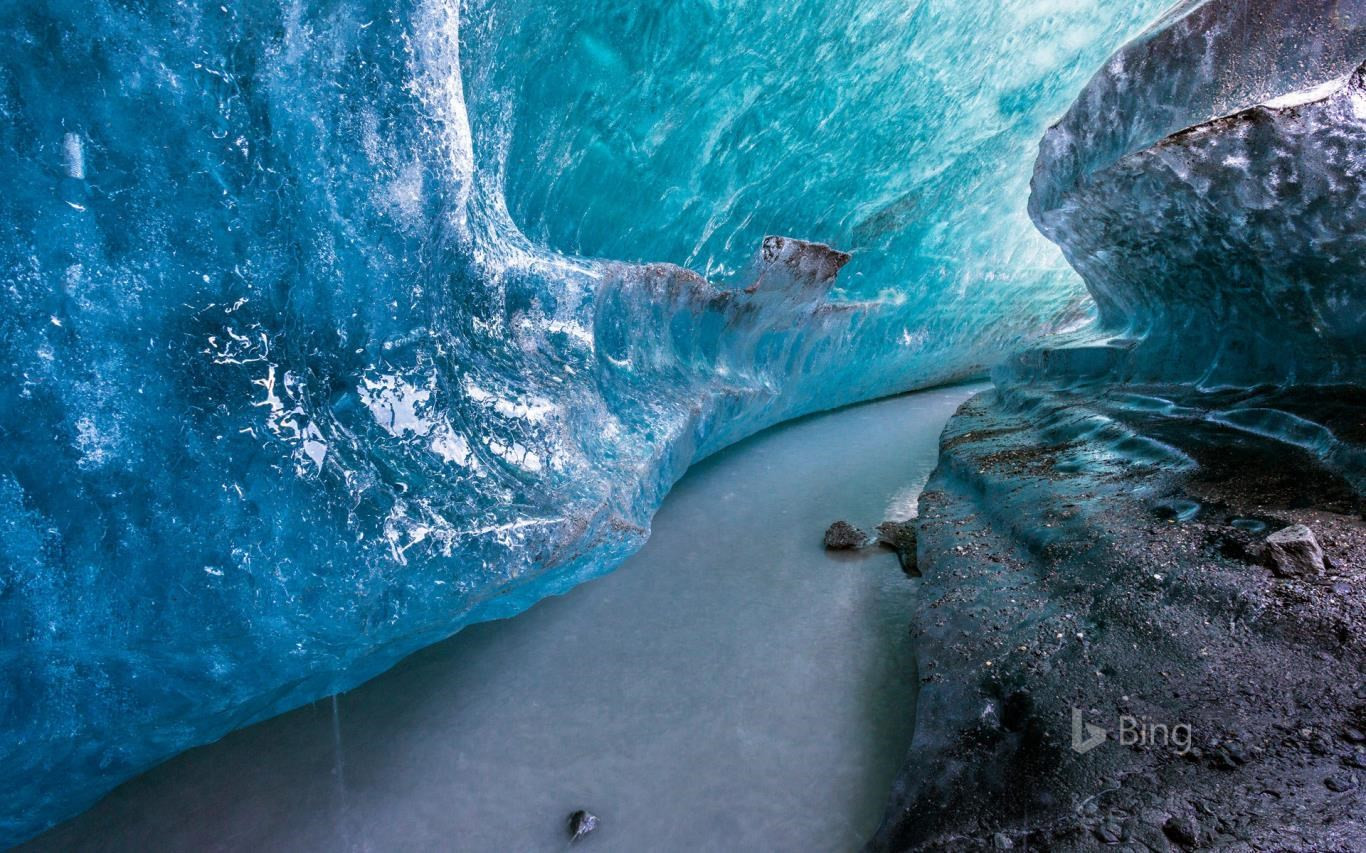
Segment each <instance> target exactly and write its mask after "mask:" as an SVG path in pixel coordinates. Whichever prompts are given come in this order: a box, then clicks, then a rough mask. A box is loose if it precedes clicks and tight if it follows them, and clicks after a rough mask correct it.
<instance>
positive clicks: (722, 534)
mask: <svg viewBox="0 0 1366 853" xmlns="http://www.w3.org/2000/svg"><path fill="white" fill-rule="evenodd" d="M975 390H976V389H974V388H969V387H956V388H948V389H940V390H935V391H929V392H925V393H920V394H915V395H909V396H905V397H900V398H897V399H892V400H885V401H882V402H878V403H872V404H869V405H865V406H860V407H857V408H852V409H846V410H843V411H840V412H836V413H834V414H829V415H823V416H819V417H813V418H808V419H805V420H802V421H799V422H796V423H793V424H788V425H786V426H782V427H779V428H777V429H774V430H770V431H768V432H766V433H764V434H762V435H760V436H758V437H756V438H753V439H750V440H749V441H747V442H745V443H743V444H741V445H739V446H737V447H735V448H732V449H730V450H728V451H726V452H724V453H721V454H719V455H717V456H716V457H714V458H712V459H710V460H708V461H707V462H705V463H703V464H702V465H700V466H698V467H697V468H696V469H694V470H693V471H692V472H690V473H689V474H688V476H687V477H686V478H685V479H684V480H683V481H682V482H681V483H679V484H678V486H677V488H676V489H675V490H674V492H673V493H672V494H671V495H670V496H669V498H668V500H667V501H666V503H665V504H664V507H663V508H662V510H661V511H660V513H659V515H658V516H657V518H656V520H655V524H654V533H653V535H652V537H651V539H650V542H649V544H648V545H647V546H646V547H645V548H644V550H642V551H641V552H640V553H639V554H638V555H636V556H635V557H633V558H632V559H631V560H629V561H628V562H627V563H626V564H625V565H623V566H622V567H621V568H620V569H619V570H618V571H616V572H614V573H613V574H611V575H609V576H607V577H605V578H603V579H601V580H598V581H594V582H592V583H590V584H587V585H585V586H582V587H579V588H578V589H576V590H574V591H573V592H572V593H570V594H569V595H566V596H564V597H562V598H555V599H550V600H547V601H544V602H542V603H540V604H538V605H537V606H536V607H534V608H533V609H532V610H530V611H528V612H527V613H524V614H523V615H521V616H518V617H517V618H515V619H511V620H508V621H505V622H497V623H490V624H485V625H477V626H474V627H472V628H468V629H466V630H465V631H463V632H462V633H460V634H459V635H457V636H456V637H454V638H453V639H451V640H449V641H447V642H445V643H442V644H440V645H438V646H435V647H433V648H430V649H428V650H426V651H424V652H421V653H419V654H417V655H415V656H413V657H411V658H409V659H408V660H406V661H405V662H403V663H402V664H400V665H399V666H398V667H396V668H395V669H394V670H392V671H390V672H389V673H387V674H385V675H383V676H381V677H380V678H377V679H375V680H374V681H371V682H370V683H368V684H366V685H364V686H363V687H361V688H359V689H357V690H354V691H352V692H351V693H347V694H345V695H342V696H339V697H336V698H335V699H334V700H332V701H323V702H319V703H316V704H315V705H312V706H309V707H305V708H302V709H300V710H298V711H295V712H293V713H290V714H286V715H284V716H282V717H278V718H276V719H273V720H270V721H267V722H265V723H262V724H259V725H256V726H253V727H251V728H249V729H245V730H243V731H239V732H236V733H234V734H232V735H229V736H228V737H226V738H224V739H223V740H221V741H219V742H218V743H216V744H212V745H210V746H207V747H203V748H200V749H196V750H192V751H191V752H188V753H186V754H184V755H181V756H180V757H178V758H175V759H173V760H172V761H170V762H168V763H166V764H164V765H162V766H161V767H158V768H156V769H155V770H153V771H151V772H149V773H147V774H145V775H144V776H142V777H139V778H137V779H135V780H133V781H131V782H129V783H128V784H126V785H124V786H123V787H121V788H119V789H118V790H117V791H115V792H114V793H112V794H111V795H110V796H109V797H107V798H106V799H105V800H104V801H103V802H101V803H100V804H98V805H97V806H96V807H95V808H93V809H92V810H91V811H89V812H87V813H86V814H84V815H82V816H80V817H78V818H76V819H75V820H73V821H70V822H68V823H66V824H64V825H62V826H60V827H58V828H57V829H55V830H53V831H52V832H50V833H48V834H47V835H46V836H43V837H41V838H40V839H38V841H37V842H35V843H34V844H33V845H31V846H32V847H33V849H49V850H59V849H60V850H74V849H85V850H186V851H189V850H194V851H201V850H291V851H297V850H363V851H368V850H373V851H395V850H462V851H464V850H469V851H498V853H502V852H503V851H527V853H534V851H565V850H567V849H568V845H567V843H566V836H565V831H564V825H565V817H566V815H568V814H569V813H570V812H571V811H573V810H575V809H578V808H588V809H590V810H592V811H593V812H594V813H595V814H597V815H598V816H599V817H600V818H601V826H600V828H599V829H598V831H597V832H596V833H594V834H593V835H591V836H590V837H588V838H586V839H584V840H583V841H581V842H580V843H579V844H577V845H574V848H575V849H576V850H581V851H593V850H599V851H629V853H641V851H701V850H723V851H734V850H803V851H805V850H832V851H843V850H855V849H858V848H859V847H860V846H861V845H862V843H863V842H864V841H865V840H866V839H867V838H868V837H869V836H870V835H871V834H872V832H873V831H874V829H875V828H876V827H877V824H878V822H879V820H880V819H881V814H882V808H883V805H884V801H885V798H886V795H887V792H888V790H889V788H890V786H891V783H892V780H893V778H894V776H895V775H896V772H897V770H898V768H899V766H900V764H901V762H902V759H903V756H904V754H905V750H906V747H907V745H908V743H909V741H910V736H911V729H912V725H913V717H912V707H913V702H914V696H915V683H914V677H913V670H912V648H911V645H910V638H909V635H908V627H909V619H910V615H909V614H910V610H911V599H912V597H913V596H914V595H915V586H914V583H913V582H912V581H909V580H908V579H907V578H906V577H905V576H904V575H903V574H902V573H901V572H900V570H899V569H898V566H897V562H896V558H895V557H894V556H893V555H892V554H891V553H890V552H877V551H874V552H871V553H869V554H866V555H863V556H857V557H844V558H833V557H831V556H829V555H827V554H826V553H825V552H824V551H823V549H822V548H821V536H822V534H823V532H824V530H825V527H826V526H827V525H828V524H829V523H830V522H832V521H835V520H837V519H840V518H846V519H848V520H850V521H853V522H854V523H856V524H859V525H861V526H864V527H865V528H868V529H871V528H873V527H874V526H876V524H877V523H878V522H880V521H882V520H884V519H886V518H897V519H900V518H905V517H908V515H909V514H910V513H911V512H912V508H913V507H914V503H915V499H916V497H917V496H918V494H919V490H920V487H921V486H922V485H923V483H924V482H925V480H926V478H927V477H928V476H929V473H930V471H931V470H932V469H933V467H934V464H935V458H936V451H937V445H938V438H939V433H940V431H941V430H942V428H943V426H944V423H945V421H946V420H947V419H948V418H949V416H950V415H951V414H952V413H953V411H954V410H955V409H956V408H957V407H958V406H959V404H961V403H962V402H963V401H964V400H965V399H967V397H969V396H970V395H971V394H972V393H973V392H974V391H975Z"/></svg>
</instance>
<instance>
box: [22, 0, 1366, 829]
mask: <svg viewBox="0 0 1366 853" xmlns="http://www.w3.org/2000/svg"><path fill="white" fill-rule="evenodd" d="M1163 5H1164V4H1163V3H1162V2H1161V0H1142V2H1133V0H1056V2H1054V0H827V2H794V3H787V4H777V3H760V2H754V0H727V2H720V0H682V2H676V3H653V4H651V3H644V4H638V3H627V2H616V3H611V2H596V0H575V2H565V1H564V0H537V2H530V0H466V2H463V3H459V2H457V0H389V2H384V0H312V2H283V0H240V2H230V3H229V2H221V0H214V2H199V0H176V1H175V2H173V0H82V2H75V0H0V50H2V51H3V55H4V57H5V59H4V62H3V63H0V269H2V270H3V273H2V276H3V281H0V294H2V295H0V365H3V368H2V369H3V371H4V374H3V381H2V382H0V667H2V668H0V790H3V791H4V792H5V796H4V798H3V800H4V805H3V810H2V811H0V845H3V844H8V843H12V842H17V841H20V840H22V839H24V838H27V837H29V836H31V835H33V834H34V833H36V832H38V831H40V830H41V829H43V828H44V827H46V826H49V825H51V824H52V823H53V822H55V821H57V820H59V819H61V818H63V817H66V816H69V815H71V814H73V813H74V812H76V811H79V810H80V809H82V808H83V807H85V806H87V805H89V804H90V803H91V802H92V801H93V800H95V799H96V798H98V797H99V796H100V795H101V794H103V793H104V792H106V791H108V790H109V789H110V788H111V787H112V786H114V785H115V784H117V783H118V782H120V781H121V780H123V779H126V778H128V777H129V776H131V775H133V774H135V773H137V772H138V771H140V770H142V769H145V768H147V767H149V766H150V765H152V764H154V763H156V762H158V761H160V760H162V759H164V758H166V757H168V756H170V755H172V754H174V753H176V752H178V751H180V750H183V749H185V748H187V747H190V746H193V745H196V744H200V743H204V742H208V741H211V740H214V739H216V738H218V737H220V736H221V735H223V734H224V733H226V732H228V731H230V730H232V729H234V728H237V727H240V726H243V725H246V724H247V723H250V722H252V721H255V720H259V719H262V718H264V717H267V716H270V715H273V714H277V713H279V712H282V711H284V710H287V709H289V708H292V707H295V706H298V705H300V704H302V703H305V702H308V701H310V700H313V699H316V698H318V697H321V696H326V695H328V694H331V693H333V692H336V691H338V690H342V689H346V688H348V687H351V686H354V685H356V684H358V683H360V682H362V681H364V680H366V679H367V678H369V677H371V676H373V675H375V674H376V673H378V672H381V671H383V670H384V669H386V668H388V667H390V666H391V665H392V664H393V663H394V662H396V661H397V660H398V659H400V658H401V657H403V656H404V655H406V654H408V653H410V652H412V651H414V650H416V649H418V648H420V647H422V646H425V645H428V644H430V643H433V642H435V641H437V640H439V639H442V638H445V637H447V636H449V635H451V634H453V633H454V632H456V631H458V630H459V629H460V628H461V627H462V626H464V625H467V624H470V623H472V622H475V621H479V620H488V619H494V618H500V617H506V616H510V615H512V614H515V613H517V612H519V611H521V610H523V609H525V608H526V607H528V606H530V605H531V604H533V603H534V602H535V601H537V600H539V599H541V598H543V597H545V596H548V595H553V594H556V593H561V592H564V591H566V590H567V589H569V588H571V587H572V586H574V585H575V584H577V583H580V582H582V581H584V580H585V579H588V578H590V577H593V576H595V575H599V574H601V573H603V572H606V571H609V570H610V569H612V568H613V567H614V566H616V565H617V564H618V563H619V562H620V561H621V560H622V559H623V558H624V557H625V556H627V555H628V554H630V553H632V552H633V551H634V550H636V549H637V548H639V547H640V545H641V544H642V542H643V541H644V539H645V537H646V536H647V535H648V530H649V524H650V518H651V515H652V513H653V511H654V510H655V509H656V507H657V506H658V504H659V502H660V501H661V499H662V497H663V495H664V493H665V492H666V491H667V490H668V489H669V487H670V486H671V485H672V484H673V483H674V482H675V481H676V479H677V478H678V477H679V476H681V475H682V473H683V472H684V470H685V469H686V468H687V467H688V466H689V465H690V464H691V463H693V462H695V461H697V460H698V459H700V458H702V457H703V456H706V455H707V454H709V453H711V452H713V451H716V450H718V449H719V448H721V447H723V446H726V445H728V444H730V443H733V442H735V441H737V440H738V439H740V438H743V437H745V436H747V435H750V434H752V433H754V432H756V431H758V430H760V429H762V428H764V427H766V426H768V425H771V424H774V423H777V422H780V421H783V420H786V419H790V418H793V417H796V416H799V415H802V414H805V413H809V412H813V411H817V410H823V409H829V408H834V407H838V406H841V405H844V404H848V403H852V402H855V401H860V400H865V399H870V398H874V397H878V396H882V395H888V394H892V393H896V392H900V391H905V390H909V389H914V388H921V387H927V386H930V385H933V384H937V383H943V382H947V381H951V380H955V379H961V378H966V377H970V376H976V375H981V374H982V373H983V371H984V369H985V368H986V367H987V366H989V365H991V364H993V363H995V362H997V361H999V360H1000V359H1001V358H1002V357H1004V356H1005V355H1006V354H1008V353H1010V352H1013V351H1016V350H1018V349H1021V348H1022V347H1023V346H1025V345H1027V344H1029V343H1030V342H1031V341H1035V340H1037V339H1039V338H1042V337H1043V336H1046V335H1048V334H1050V333H1053V332H1060V331H1069V330H1077V329H1080V328H1082V327H1085V326H1087V325H1088V324H1089V323H1091V322H1092V321H1093V319H1094V314H1095V312H1094V309H1093V307H1092V305H1093V303H1092V301H1091V299H1090V297H1089V296H1088V295H1087V293H1086V290H1085V288H1084V287H1083V286H1082V284H1081V281H1080V279H1079V278H1078V277H1077V276H1076V275H1075V274H1074V273H1073V272H1072V271H1071V269H1070V268H1069V266H1068V264H1067V263H1066V262H1065V261H1064V259H1063V257H1062V256H1061V254H1060V253H1059V252H1058V251H1057V249H1055V248H1054V246H1053V245H1052V244H1051V243H1050V242H1049V241H1048V240H1047V239H1046V238H1045V237H1044V236H1043V235H1041V234H1039V233H1038V232H1037V231H1036V230H1035V229H1034V227H1033V225H1032V224H1031V221H1030V218H1029V211H1028V209H1027V201H1028V198H1029V184H1030V179H1031V173H1030V168H1031V164H1032V163H1033V161H1034V155H1035V152H1036V150H1037V144H1038V140H1039V139H1040V138H1041V136H1042V135H1043V133H1044V131H1045V130H1046V129H1047V127H1048V126H1049V124H1050V123H1051V122H1053V121H1054V120H1056V119H1057V118H1058V117H1059V116H1061V115H1062V114H1063V112H1064V111H1065V110H1066V108H1067V106H1068V104H1069V103H1071V101H1072V100H1073V98H1074V97H1075V96H1076V93H1077V92H1078V91H1079V90H1080V89H1081V87H1082V86H1083V85H1084V84H1085V82H1086V80H1087V78H1088V77H1089V76H1090V74H1091V73H1092V71H1093V70H1094V69H1095V68H1096V67H1098V66H1099V65H1100V64H1101V62H1102V61H1103V60H1104V58H1105V57H1106V56H1107V55H1109V53H1110V51H1112V50H1113V49H1115V48H1116V47H1117V46H1118V45H1120V44H1121V43H1123V42H1124V40H1125V39H1126V38H1128V37H1130V36H1132V35H1134V34H1136V33H1138V32H1139V31H1140V30H1141V29H1142V27H1143V26H1144V25H1145V24H1147V23H1149V22H1150V21H1151V20H1152V19H1153V17H1154V16H1155V15H1156V14H1157V13H1159V12H1160V11H1161V10H1162V7H1163ZM1348 70H1350V69H1348ZM1344 73H1346V72H1344ZM1140 141H1142V142H1145V143H1146V142H1148V141H1151V140H1140ZM1071 221H1072V222H1073V223H1077V222H1078V221H1077V220H1071ZM1078 227H1080V226H1079V225H1078ZM1053 236H1056V235H1053ZM830 247H833V248H830ZM1102 307H1108V306H1102Z"/></svg>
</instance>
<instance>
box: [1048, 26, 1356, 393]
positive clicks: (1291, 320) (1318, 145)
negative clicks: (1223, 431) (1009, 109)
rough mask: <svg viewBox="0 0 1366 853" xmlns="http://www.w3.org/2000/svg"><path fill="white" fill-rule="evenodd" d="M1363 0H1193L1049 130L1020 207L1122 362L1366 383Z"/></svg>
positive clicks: (1114, 64)
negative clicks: (1120, 350)
mask: <svg viewBox="0 0 1366 853" xmlns="http://www.w3.org/2000/svg"><path fill="white" fill-rule="evenodd" d="M1363 61H1366V0H1261V2H1250V0H1200V2H1186V3H1182V4H1179V5H1178V6H1177V7H1176V8H1175V9H1173V10H1171V11H1170V12H1169V13H1168V14H1166V15H1164V16H1163V18H1162V20H1161V21H1159V22H1158V23H1157V24H1156V25H1154V26H1153V27H1151V28H1150V29H1149V30H1148V31H1146V32H1145V33H1144V34H1143V35H1142V36H1141V37H1140V38H1138V39H1135V40H1134V41H1133V42H1131V43H1129V44H1126V45H1125V46H1124V47H1123V48H1122V49H1121V50H1119V51H1118V52H1116V53H1115V54H1114V56H1112V57H1111V58H1110V59H1109V61H1107V62H1106V63H1105V64H1104V66H1103V67H1102V68H1101V70H1100V71H1099V72H1098V73H1097V74H1096V76H1095V77H1094V78H1093V79H1092V80H1091V82H1090V83H1089V84H1088V85H1087V86H1086V87H1085V89H1084V90H1083V91H1082V93H1081V94H1080V96H1079V97H1078V98H1077V101H1076V103H1074V104H1073V105H1072V107H1071V108H1070V109H1069V110H1068V112H1067V113H1066V115H1065V116H1064V117H1063V119H1062V120H1061V121H1059V122H1058V123H1057V124H1056V125H1055V126H1054V127H1052V128H1051V129H1050V130H1049V131H1048V133H1047V135H1046V137H1045V138H1044V141H1043V145H1042V149H1041V151H1040V154H1039V158H1038V165H1037V171H1036V174H1035V179H1034V193H1033V197H1032V199H1031V203H1030V209H1031V212H1032V213H1033V215H1034V218H1035V220H1036V221H1037V222H1038V224H1039V227H1040V229H1041V230H1042V231H1043V232H1044V233H1046V234H1047V235H1048V236H1049V237H1050V238H1051V239H1053V240H1055V241H1056V242H1057V243H1058V244H1059V245H1060V246H1062V247H1063V250H1064V251H1065V253H1066V254H1067V257H1068V259H1069V260H1070V261H1071V262H1072V264H1073V265H1074V266H1075V267H1076V268H1077V270H1078V271H1079V272H1080V273H1081V274H1082V276H1083V277H1084V278H1085V280H1086V283H1087V286H1088V288H1089V289H1090V290H1091V292H1092V294H1093V295H1094V296H1095V298H1096V301H1097V303H1098V304H1099V306H1100V309H1101V312H1102V315H1103V319H1104V324H1105V325H1106V327H1107V328H1108V329H1109V330H1111V331H1112V332H1114V333H1117V334H1120V335H1123V336H1125V337H1126V338H1127V339H1128V341H1127V345H1128V346H1130V347H1132V350H1133V351H1132V352H1131V353H1128V354H1126V355H1125V356H1124V357H1123V358H1122V359H1120V362H1122V363H1121V364H1119V365H1118V366H1117V368H1116V369H1115V370H1114V371H1113V375H1114V376H1115V377H1116V378H1129V379H1156V380H1172V381H1177V382H1189V383H1197V384H1200V385H1202V386H1206V387H1218V386H1221V385H1235V386H1248V385H1257V384H1262V383H1271V384H1277V385H1293V384H1313V385H1325V384H1355V385H1360V384H1362V383H1363V381H1366V295H1364V292H1363V288H1362V282H1363V281H1366V238H1363V236H1362V234H1363V226H1366V195H1363V192H1362V187H1363V185H1364V184H1363V178H1366V71H1363V70H1362V69H1361V68H1360V66H1361V64H1362V62H1363Z"/></svg>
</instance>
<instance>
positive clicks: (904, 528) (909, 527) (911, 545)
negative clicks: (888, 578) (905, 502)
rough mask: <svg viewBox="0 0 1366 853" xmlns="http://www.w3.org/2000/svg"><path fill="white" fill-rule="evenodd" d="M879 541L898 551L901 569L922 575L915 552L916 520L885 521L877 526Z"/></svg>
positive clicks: (911, 573)
mask: <svg viewBox="0 0 1366 853" xmlns="http://www.w3.org/2000/svg"><path fill="white" fill-rule="evenodd" d="M877 539H878V542H879V543H880V544H882V545H884V546H885V547H887V548H891V549H892V550H893V551H894V552H896V558H897V560H899V561H900V562H901V570H902V571H903V572H905V573H906V574H907V575H909V576H911V577H913V578H918V577H920V569H919V561H918V558H917V556H916V553H915V549H916V543H917V537H916V532H915V521H914V520H911V521H884V522H882V524H880V525H878V528H877Z"/></svg>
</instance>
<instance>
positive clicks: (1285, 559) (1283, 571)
mask: <svg viewBox="0 0 1366 853" xmlns="http://www.w3.org/2000/svg"><path fill="white" fill-rule="evenodd" d="M1265 556H1266V561H1267V563H1268V565H1270V566H1271V568H1272V570H1273V571H1275V572H1276V574H1278V575H1280V576H1282V577H1317V576H1319V575H1322V574H1323V568H1324V567H1323V548H1322V546H1320V545H1319V540H1318V538H1317V537H1315V536H1314V531H1313V530H1310V529H1309V528H1308V527H1307V526H1306V525H1303V524H1295V525H1292V526H1290V527H1287V528H1285V529H1284V530H1278V531H1276V532H1275V533H1273V534H1271V535H1270V536H1268V537H1266V550H1265Z"/></svg>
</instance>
